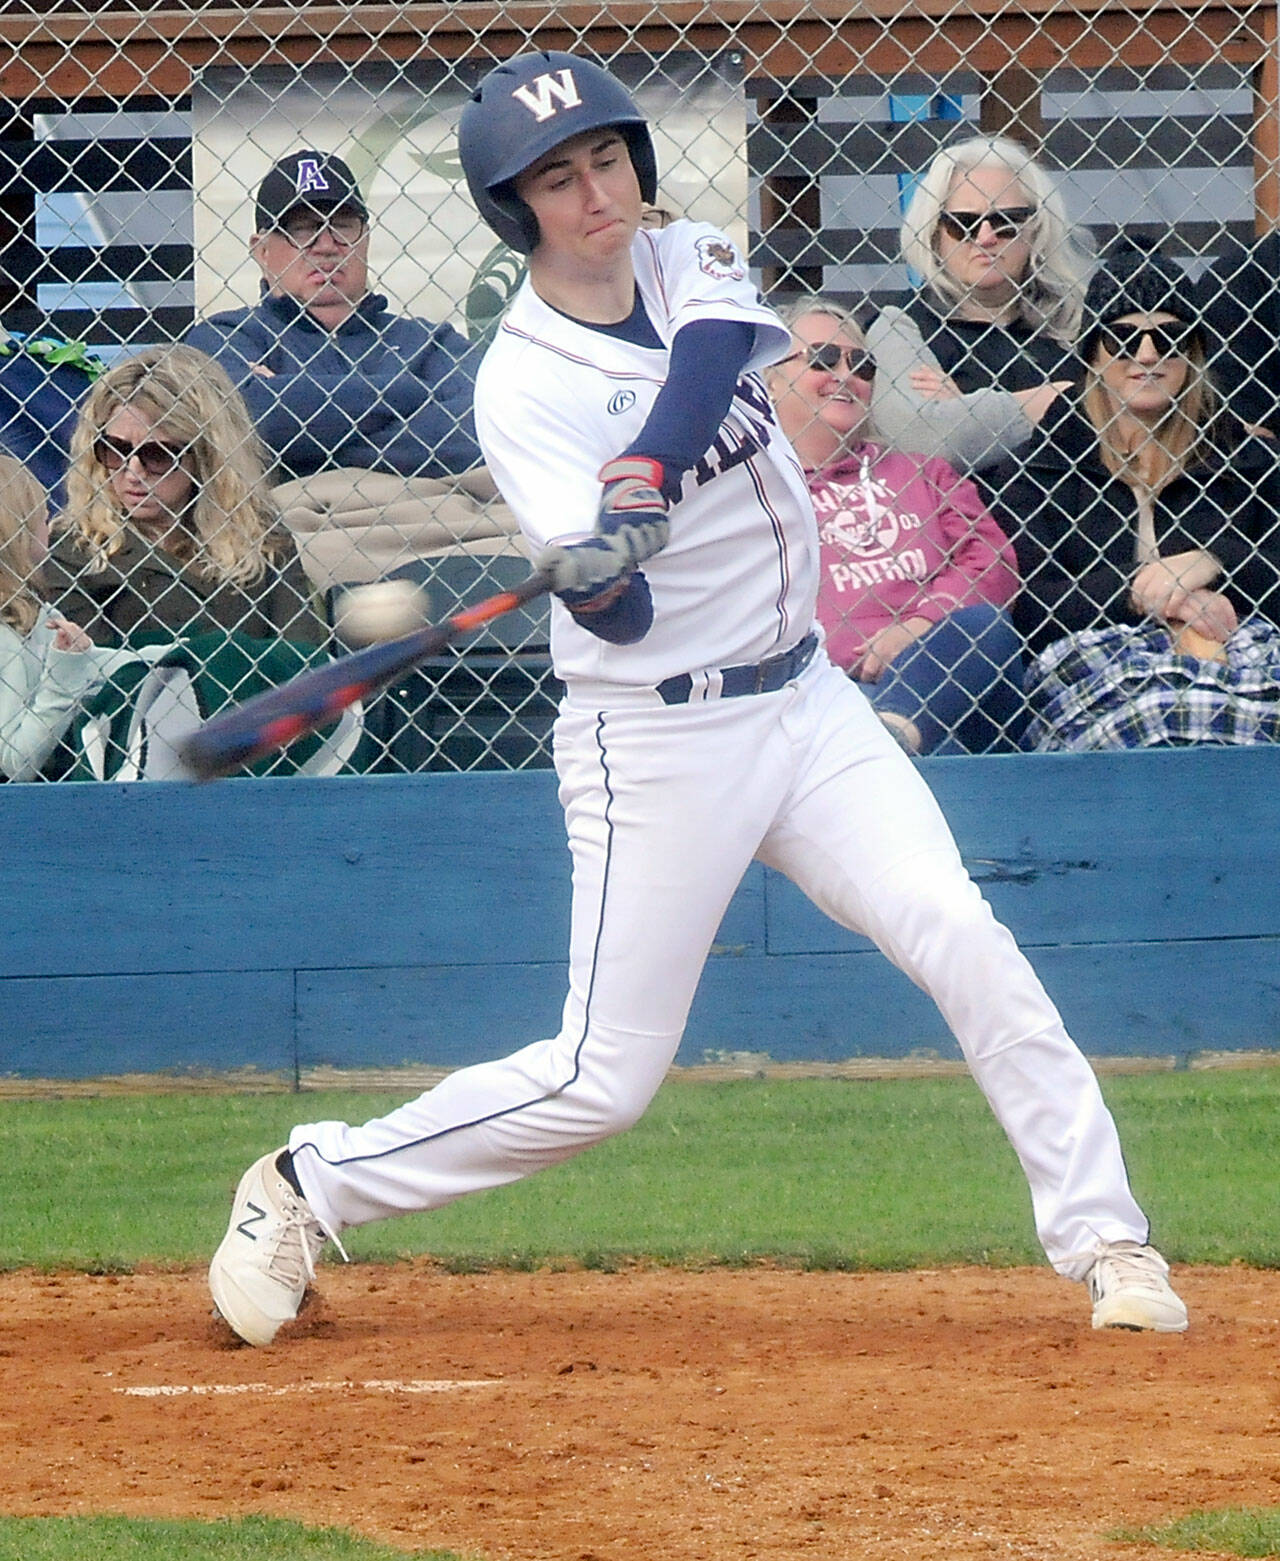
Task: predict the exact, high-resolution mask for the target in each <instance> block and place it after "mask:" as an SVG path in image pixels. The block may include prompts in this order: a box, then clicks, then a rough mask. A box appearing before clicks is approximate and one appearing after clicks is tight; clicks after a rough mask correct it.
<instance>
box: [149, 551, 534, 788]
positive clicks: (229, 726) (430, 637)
mask: <svg viewBox="0 0 1280 1561" xmlns="http://www.w3.org/2000/svg"><path fill="white" fill-rule="evenodd" d="M549 587H550V581H549V580H548V579H547V577H546V576H545V575H542V574H531V575H530V576H529V578H528V579H527V580H522V581H521V582H520V584H519V585H517V586H514V587H513V588H512V589H511V590H509V591H499V592H498V593H497V595H495V596H487V597H485V599H484V600H483V601H480V602H477V603H476V605H475V606H474V607H467V608H464V609H463V610H462V611H461V612H457V613H454V615H453V616H452V617H451V618H446V619H445V620H444V622H443V623H438V624H425V625H424V626H423V627H422V628H420V629H415V630H414V631H413V632H412V633H411V634H406V635H403V636H402V637H401V638H400V639H396V640H385V641H384V642H382V643H381V644H378V645H370V646H369V647H368V648H367V649H365V650H358V651H355V652H354V653H353V654H351V655H349V656H340V657H338V658H337V659H336V660H334V661H330V662H328V663H326V664H325V665H324V666H322V667H311V668H309V669H308V670H307V671H306V672H302V673H299V675H298V676H297V677H296V678H290V680H289V681H288V682H287V683H282V684H281V685H280V687H279V688H269V689H267V691H266V692H265V693H263V694H258V695H257V696H255V697H254V698H253V699H249V700H246V701H245V703H244V704H242V705H237V706H236V707H235V708H234V709H231V710H226V711H223V712H222V713H221V714H220V715H215V716H212V717H210V719H209V720H207V721H206V722H205V723H204V725H203V726H201V727H199V728H198V729H197V730H196V731H194V732H193V733H192V734H191V736H190V737H188V738H187V739H186V741H185V742H184V743H182V745H181V747H180V750H179V751H180V753H181V755H182V758H183V760H184V762H185V763H186V765H187V767H188V768H189V769H190V770H191V772H192V774H193V775H194V776H195V778H196V779H197V780H202V781H203V780H213V779H214V778H215V777H216V776H219V775H229V774H230V773H231V772H232V771H233V770H238V769H239V768H240V767H241V765H244V764H252V763H253V761H254V760H255V759H261V758H265V756H266V755H267V754H269V753H273V752H274V751H275V750H276V749H278V748H286V747H288V745H289V744H290V743H291V742H294V741H296V740H297V739H298V738H299V737H303V736H305V735H306V733H307V732H311V731H314V730H315V728H316V727H318V726H324V725H325V724H326V723H327V722H329V721H332V720H335V719H336V718H337V717H338V716H339V715H341V714H342V712H343V711H344V710H345V709H346V708H347V706H348V705H351V704H354V703H355V702H356V700H357V699H366V698H367V697H368V696H369V695H370V694H374V693H376V692H377V691H378V690H379V689H380V688H382V687H384V686H385V685H386V684H387V683H389V682H391V680H392V679H393V678H397V677H399V676H400V675H401V674H402V673H404V672H408V671H409V670H410V668H411V667H415V666H417V664H418V663H419V662H420V661H425V660H426V659H427V657H428V656H435V655H438V654H439V653H440V652H441V651H442V650H444V649H445V648H446V646H448V645H451V644H452V643H453V641H454V640H456V639H459V638H461V637H462V636H463V635H464V634H470V633H472V632H473V631H474V630H476V629H478V628H481V627H482V626H483V625H484V624H486V623H488V622H489V621H490V620H491V619H493V618H500V617H501V616H502V614H503V613H507V612H511V611H513V610H514V609H515V608H517V607H519V606H521V605H522V604H523V603H525V602H528V601H532V600H533V598H534V597H535V596H541V595H542V593H543V592H544V591H546V590H548V589H549Z"/></svg>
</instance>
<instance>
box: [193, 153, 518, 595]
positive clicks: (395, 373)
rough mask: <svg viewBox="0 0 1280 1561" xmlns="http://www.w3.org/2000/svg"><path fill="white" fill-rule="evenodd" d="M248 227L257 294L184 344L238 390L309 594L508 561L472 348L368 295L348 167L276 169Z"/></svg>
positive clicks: (363, 210)
mask: <svg viewBox="0 0 1280 1561" xmlns="http://www.w3.org/2000/svg"><path fill="white" fill-rule="evenodd" d="M255 228H256V231H255V232H254V234H253V236H252V238H251V240H250V247H251V250H252V254H253V258H254V260H255V261H256V262H257V264H258V267H259V269H260V270H261V272H262V296H261V298H260V299H259V301H258V302H257V303H256V304H254V305H253V306H252V307H249V308H243V309H233V310H230V311H228V312H226V313H222V314H217V315H214V316H213V317H212V318H211V319H209V320H205V321H201V322H198V323H197V324H196V325H195V326H193V327H192V329H191V330H190V331H189V332H188V334H187V337H186V340H187V341H188V342H189V343H190V344H191V345H192V346H194V347H198V348H200V349H202V350H203V351H205V352H208V353H209V354H210V355H211V356H212V357H214V358H215V359H217V361H218V362H219V363H221V364H222V366H223V367H224V368H225V369H226V370H227V372H228V374H229V375H230V377H231V379H232V381H233V382H234V383H235V384H236V385H237V386H238V387H239V389H240V390H241V392H242V393H243V395H244V397H245V400H246V401H247V403H248V405H249V410H250V413H251V415H252V417H253V421H254V424H255V426H256V428H257V430H258V433H259V434H260V435H261V437H262V439H263V440H264V442H265V443H266V445H267V447H268V450H269V451H270V454H271V458H272V460H273V462H274V465H275V473H274V476H275V480H276V482H277V483H278V484H279V486H277V488H276V490H275V499H276V503H277V504H278V506H279V508H280V510H281V512H282V514H283V517H284V521H285V524H286V525H287V526H288V528H289V530H290V531H291V532H292V533H293V534H294V536H295V538H296V539H297V542H298V546H299V549H300V552H301V556H302V560H303V563H304V566H305V567H306V570H307V573H308V575H309V576H310V578H311V580H312V581H313V583H314V584H315V585H316V586H317V588H318V589H320V590H321V591H327V590H329V589H330V588H331V587H333V586H335V585H340V584H347V583H353V582H359V581H367V580H373V579H377V578H380V577H382V576H384V575H388V574H391V573H393V572H394V571H395V570H396V569H398V568H400V567H402V566H404V565H406V564H410V563H413V562H414V561H415V560H418V559H421V558H425V557H430V556H435V555H439V554H445V553H451V552H457V551H460V550H465V551H468V552H480V553H495V552H502V551H510V544H509V541H508V539H509V538H511V537H512V536H513V535H514V534H515V532H516V529H517V528H516V525H515V521H514V519H513V518H512V516H511V513H510V511H509V510H508V509H507V507H506V506H505V505H503V504H500V503H497V502H494V500H495V495H496V489H495V487H494V484H493V483H492V481H491V480H490V478H489V476H488V473H487V472H486V471H485V470H484V468H483V466H481V464H480V448H479V445H478V444H477V443H476V437H475V428H474V423H473V420H472V409H471V402H472V395H473V392H474V387H475V370H476V365H477V361H478V358H479V355H480V354H479V350H478V349H477V348H473V347H472V346H470V344H469V343H468V342H467V341H466V339H465V338H464V337H463V336H461V335H460V334H459V333H458V332H457V331H455V330H454V329H453V327H452V326H450V325H448V324H438V325H437V324H433V323H432V322H431V321H429V320H422V319H416V318H413V317H411V316H409V315H401V314H396V313H393V312H392V311H391V310H390V309H389V308H388V305H387V300H386V298H384V297H382V296H381V295H380V294H378V293H374V292H372V291H371V290H370V286H369V210H368V207H367V205H366V204H365V200H364V196H363V195H362V194H361V191H360V189H359V186H358V185H357V184H356V181H355V178H354V176H353V175H352V173H351V170H350V169H349V168H348V167H347V165H346V164H345V163H344V162H343V161H342V160H341V159H340V158H338V157H334V156H331V155H328V154H325V153H322V152H316V151H304V152H297V153H294V154H293V155H292V156H289V157H286V158H283V159H282V160H281V161H279V162H278V163H276V164H275V165H274V166H273V167H272V168H271V170H270V171H269V172H268V174H267V175H266V177H265V178H264V179H263V181H262V183H261V185H260V187H259V189H258V193H257V202H256V209H255Z"/></svg>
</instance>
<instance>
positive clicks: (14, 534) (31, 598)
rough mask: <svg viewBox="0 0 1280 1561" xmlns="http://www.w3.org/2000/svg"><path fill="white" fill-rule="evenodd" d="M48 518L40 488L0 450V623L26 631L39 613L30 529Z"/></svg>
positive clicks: (13, 458) (36, 568) (36, 566)
mask: <svg viewBox="0 0 1280 1561" xmlns="http://www.w3.org/2000/svg"><path fill="white" fill-rule="evenodd" d="M48 518H49V501H48V499H47V497H46V495H45V491H44V489H43V488H42V487H41V486H40V484H39V483H38V482H37V481H36V479H35V478H34V477H33V476H32V475H31V473H30V472H29V471H28V470H27V468H26V467H25V466H24V465H23V464H22V462H21V461H20V460H18V458H17V457H16V456H13V455H8V454H5V453H4V452H0V623H7V624H8V625H9V627H10V628H11V629H16V630H17V632H18V633H19V634H21V635H27V634H30V633H31V631H32V629H34V628H35V626H36V619H37V618H38V617H39V616H40V597H39V595H38V594H37V590H36V587H38V586H39V584H40V567H39V561H38V559H37V556H36V548H35V538H34V537H33V536H32V534H31V533H32V528H33V527H34V526H37V525H40V524H42V523H43V522H44V521H47V520H48Z"/></svg>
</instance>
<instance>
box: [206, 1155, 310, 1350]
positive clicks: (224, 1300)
mask: <svg viewBox="0 0 1280 1561" xmlns="http://www.w3.org/2000/svg"><path fill="white" fill-rule="evenodd" d="M280 1153H281V1151H280V1150H279V1149H273V1150H272V1151H271V1153H270V1154H266V1155H263V1157H262V1159H261V1160H257V1161H255V1162H254V1163H253V1164H252V1165H251V1166H250V1167H249V1169H248V1170H247V1171H246V1172H245V1173H244V1175H243V1176H242V1177H241V1178H240V1185H239V1186H238V1187H237V1188H236V1196H235V1201H234V1202H233V1203H232V1205H231V1223H230V1225H229V1227H228V1229H227V1233H226V1235H225V1236H224V1237H223V1238H222V1245H221V1246H220V1247H219V1248H218V1250H217V1251H216V1252H215V1253H214V1254H213V1262H212V1263H210V1265H209V1289H210V1290H211V1291H212V1292H213V1303H214V1305H215V1306H216V1307H217V1308H218V1311H219V1313H220V1314H221V1315H222V1318H223V1320H224V1321H225V1322H226V1323H227V1325H228V1326H229V1327H230V1328H232V1329H233V1330H234V1331H235V1332H236V1333H238V1334H239V1335H240V1337H241V1338H242V1339H243V1340H244V1341H245V1343H246V1344H257V1345H263V1344H270V1343H271V1341H272V1340H273V1339H274V1338H275V1336H276V1334H277V1333H278V1332H279V1330H280V1328H281V1327H282V1326H283V1324H285V1323H287V1322H291V1321H292V1320H293V1319H294V1318H295V1317H296V1316H297V1315H298V1309H299V1308H300V1307H301V1305H302V1298H303V1296H305V1295H306V1293H307V1285H308V1284H309V1283H310V1282H311V1281H312V1280H313V1279H314V1278H315V1277H316V1258H317V1257H318V1256H319V1254H320V1248H321V1247H322V1246H324V1243H325V1233H324V1231H323V1230H322V1229H321V1226H320V1222H319V1220H317V1219H316V1217H315V1215H314V1214H312V1212H311V1209H310V1207H309V1205H308V1204H307V1201H306V1199H305V1198H303V1197H301V1196H300V1195H299V1194H298V1193H297V1192H295V1191H294V1189H293V1188H292V1187H291V1186H290V1185H289V1183H288V1182H287V1181H286V1180H285V1179H284V1177H283V1176H281V1174H280V1171H279V1168H278V1167H277V1165H276V1158H277V1156H278V1155H279V1154H280Z"/></svg>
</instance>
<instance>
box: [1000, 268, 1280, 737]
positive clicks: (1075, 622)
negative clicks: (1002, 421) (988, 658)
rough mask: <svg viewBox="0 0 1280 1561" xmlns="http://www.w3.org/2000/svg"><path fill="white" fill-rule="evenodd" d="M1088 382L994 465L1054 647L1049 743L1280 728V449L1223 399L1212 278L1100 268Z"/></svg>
mask: <svg viewBox="0 0 1280 1561" xmlns="http://www.w3.org/2000/svg"><path fill="white" fill-rule="evenodd" d="M1080 345H1081V356H1082V357H1083V358H1084V360H1085V363H1086V371H1085V376H1084V380H1083V384H1082V387H1081V389H1080V391H1079V393H1078V394H1077V395H1074V396H1063V397H1060V398H1059V399H1058V400H1057V401H1056V402H1055V403H1054V405H1053V406H1052V407H1051V408H1050V410H1049V412H1048V415H1047V416H1046V418H1045V420H1044V422H1043V423H1042V425H1041V427H1040V428H1039V429H1038V430H1037V432H1036V434H1035V435H1034V436H1033V438H1032V441H1031V443H1030V445H1029V446H1028V447H1027V448H1026V449H1025V450H1024V451H1023V452H1022V455H1021V458H1020V459H1019V461H1018V462H1017V463H1016V465H1015V464H1014V463H1009V464H1008V466H1007V467H1006V468H1005V469H1003V470H1002V471H1000V472H998V473H997V474H994V475H993V478H992V487H993V489H994V490H995V491H996V492H997V494H998V498H997V500H996V502H995V503H994V504H993V509H994V511H995V513H996V515H997V517H998V518H999V519H1000V520H1001V523H1002V525H1003V526H1004V528H1005V530H1006V531H1007V532H1008V534H1009V536H1010V537H1011V539H1012V540H1013V543H1014V548H1015V550H1016V552H1017V556H1018V564H1019V571H1020V574H1021V576H1022V580H1023V590H1022V592H1021V594H1020V596H1019V598H1018V600H1017V601H1016V602H1015V604H1014V621H1015V623H1016V624H1017V626H1018V628H1019V629H1020V630H1021V632H1022V634H1023V636H1024V638H1025V640H1026V641H1027V643H1028V645H1029V647H1030V649H1031V650H1032V652H1034V653H1036V660H1035V661H1034V663H1033V664H1032V666H1031V668H1030V670H1029V673H1028V680H1027V692H1028V696H1029V698H1030V699H1031V702H1032V707H1033V711H1034V713H1035V717H1036V719H1035V721H1034V722H1033V724H1032V728H1031V729H1030V731H1029V733H1028V738H1027V741H1028V744H1029V745H1030V746H1035V747H1041V748H1050V747H1072V748H1080V747H1130V746H1146V745H1152V744H1165V743H1178V742H1200V741H1211V742H1259V741H1275V740H1277V739H1280V631H1278V630H1277V629H1276V628H1275V626H1274V625H1275V624H1276V623H1277V622H1280V533H1278V532H1277V525H1276V516H1277V513H1278V512H1280V451H1277V449H1276V447H1275V445H1274V444H1273V443H1272V442H1270V441H1268V440H1263V439H1258V438H1254V437H1251V436H1249V435H1248V434H1246V432H1245V431H1244V429H1243V428H1242V427H1241V425H1240V424H1239V423H1238V422H1237V421H1236V420H1235V419H1234V418H1231V417H1229V416H1228V415H1227V414H1225V413H1222V412H1221V411H1220V410H1219V406H1218V398H1217V394H1216V392H1215V390H1214V387H1213V384H1212V382H1211V380H1210V378H1209V374H1208V372H1207V369H1206V366H1205V358H1206V344H1205V338H1204V332H1203V328H1202V324H1201V321H1200V317H1199V313H1198V311H1197V309H1196V306H1195V302H1194V298H1193V293H1192V288H1191V286H1190V284H1189V282H1188V280H1187V278H1186V276H1185V274H1184V273H1183V271H1182V270H1181V268H1180V267H1178V266H1177V265H1176V264H1175V263H1174V262H1172V261H1170V260H1168V259H1166V258H1164V257H1162V256H1159V255H1156V254H1152V253H1149V252H1147V251H1144V250H1140V249H1136V248H1126V249H1124V250H1122V251H1121V252H1120V253H1118V254H1117V255H1115V256H1114V257H1113V258H1111V259H1110V260H1109V261H1108V262H1106V263H1104V264H1103V265H1102V266H1100V267H1099V269H1098V270H1097V271H1096V272H1095V274H1094V277H1093V279H1092V281H1091V282H1090V285H1089V290H1088V294H1087V298H1086V304H1085V330H1084V334H1083V336H1082V338H1081V344H1080Z"/></svg>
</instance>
